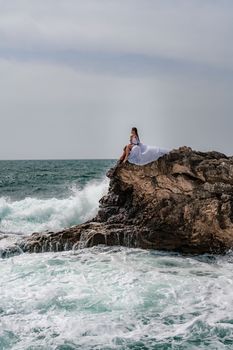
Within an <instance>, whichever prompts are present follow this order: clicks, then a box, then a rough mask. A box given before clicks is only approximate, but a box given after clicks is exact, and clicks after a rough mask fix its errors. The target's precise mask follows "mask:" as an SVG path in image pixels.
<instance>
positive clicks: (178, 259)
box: [0, 161, 233, 350]
mask: <svg viewBox="0 0 233 350" xmlns="http://www.w3.org/2000/svg"><path fill="white" fill-rule="evenodd" d="M113 163H114V161H31V162H28V161H27V162H0V168H1V169H0V170H1V171H0V182H1V195H0V218H1V220H0V231H1V232H4V233H5V234H9V237H10V236H11V233H18V234H19V235H20V234H22V233H23V234H28V233H30V232H31V231H32V230H42V231H43V230H44V229H46V228H48V229H54V230H56V229H59V228H62V227H66V226H69V225H70V224H72V223H74V224H75V223H78V222H81V221H83V220H84V219H85V217H90V216H91V215H93V213H95V212H96V210H97V208H98V201H99V199H100V197H101V196H102V194H103V193H105V192H106V191H107V188H108V180H107V179H106V178H105V172H106V170H107V169H108V168H109V167H110V166H111V165H112V164H113ZM2 235H3V233H2ZM0 238H1V236H0ZM0 242H1V240H0ZM232 267H233V255H232V253H229V254H228V255H226V256H210V255H203V256H196V257H190V256H182V255H179V254H175V253H165V252H159V251H143V250H141V249H129V248H122V247H104V246H98V247H93V248H90V249H83V250H78V251H76V252H72V251H70V252H60V253H44V254H23V255H20V256H15V257H11V258H8V259H1V260H0V350H6V349H13V350H71V349H82V350H112V349H119V350H124V349H125V350H128V349H132V350H139V349H142V350H146V349H148V350H149V349H155V350H157V349H159V350H165V349H175V350H180V349H181V350H182V349H187V350H199V349H215V350H216V349H217V350H221V349H233V311H232V310H233V292H232V290H233V268H232Z"/></svg>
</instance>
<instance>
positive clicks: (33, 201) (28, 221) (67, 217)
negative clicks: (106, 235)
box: [0, 178, 109, 234]
mask: <svg viewBox="0 0 233 350" xmlns="http://www.w3.org/2000/svg"><path fill="white" fill-rule="evenodd" d="M108 184H109V180H108V179H107V178H105V179H104V180H102V181H101V182H96V181H91V182H89V183H88V184H87V185H86V186H85V187H84V188H83V189H79V188H77V187H72V189H71V190H72V194H71V195H70V196H69V197H68V198H64V199H57V198H49V199H38V198H32V197H27V198H25V199H22V200H18V201H11V200H10V199H9V198H6V197H1V198H0V232H1V233H17V234H30V233H32V232H43V231H47V230H49V231H57V230H60V229H63V228H66V227H70V226H73V225H76V224H79V223H82V222H84V221H86V220H88V219H90V218H91V217H93V216H94V215H95V214H96V213H97V209H98V206H99V200H100V198H101V197H102V196H103V195H104V194H105V193H106V192H107V189H108Z"/></svg>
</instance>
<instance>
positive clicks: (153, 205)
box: [3, 147, 233, 255]
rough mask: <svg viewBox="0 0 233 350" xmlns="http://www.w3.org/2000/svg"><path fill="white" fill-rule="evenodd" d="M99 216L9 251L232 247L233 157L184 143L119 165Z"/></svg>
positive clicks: (219, 249) (222, 249)
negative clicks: (146, 160)
mask: <svg viewBox="0 0 233 350" xmlns="http://www.w3.org/2000/svg"><path fill="white" fill-rule="evenodd" d="M107 175H108V177H109V178H110V185H109V191H108V194H107V195H106V196H104V197H103V198H102V199H101V200H100V207H99V211H98V214H97V216H96V217H95V218H94V219H93V220H91V221H89V222H87V223H85V224H82V225H78V226H76V227H72V228H70V229H66V230H63V231H62V232H57V233H46V234H39V233H35V234H33V235H32V236H30V237H28V238H26V239H24V240H22V241H21V242H19V243H18V244H17V245H15V246H14V247H11V248H10V249H8V250H7V249H6V250H4V252H3V255H7V254H8V253H9V252H10V253H12V249H13V250H14V253H17V252H21V251H29V252H43V251H50V250H54V251H59V250H68V249H77V248H82V247H90V246H93V245H98V244H106V245H125V246H129V247H140V248H145V249H161V250H169V251H179V252H183V253H191V254H193V253H194V254H196V253H197V254H200V253H209V252H212V253H223V252H226V251H227V250H229V249H231V248H232V247H233V158H232V157H227V156H225V155H224V154H221V153H218V152H207V153H203V152H196V151H193V150H192V149H191V148H188V147H182V148H180V149H178V150H173V151H171V152H170V153H169V154H167V155H164V156H163V157H161V158H160V159H158V160H157V161H155V162H153V163H150V164H148V165H145V166H136V165H132V164H129V163H127V164H124V165H117V166H116V167H115V168H113V169H111V170H110V171H109V172H108V174H107Z"/></svg>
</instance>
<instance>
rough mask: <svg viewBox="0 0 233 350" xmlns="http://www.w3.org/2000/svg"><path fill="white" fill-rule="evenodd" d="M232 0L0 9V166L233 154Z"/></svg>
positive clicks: (96, 0)
mask: <svg viewBox="0 0 233 350" xmlns="http://www.w3.org/2000/svg"><path fill="white" fill-rule="evenodd" d="M232 16H233V1H232V0H189V1H187V0H40V1H38V0H10V1H9V0H0V159H66V158H68V159H79V158H117V157H118V156H119V155H120V153H121V150H122V147H123V146H124V145H125V144H127V142H128V139H129V134H130V129H131V127H134V126H136V127H138V129H139V133H140V138H141V140H142V142H143V143H145V144H149V145H155V146H160V147H165V148H168V149H172V148H178V147H179V146H183V145H187V146H190V147H192V148H194V149H196V150H201V151H207V150H213V149H214V150H217V151H220V152H224V153H226V154H228V155H232V154H233V149H232V148H233V137H232V135H233V45H232V38H233V20H232Z"/></svg>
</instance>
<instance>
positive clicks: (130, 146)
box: [123, 145, 132, 163]
mask: <svg viewBox="0 0 233 350" xmlns="http://www.w3.org/2000/svg"><path fill="white" fill-rule="evenodd" d="M131 149H132V145H128V146H127V147H126V151H125V158H124V161H123V162H124V163H125V162H127V160H128V156H129V154H130V151H131Z"/></svg>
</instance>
